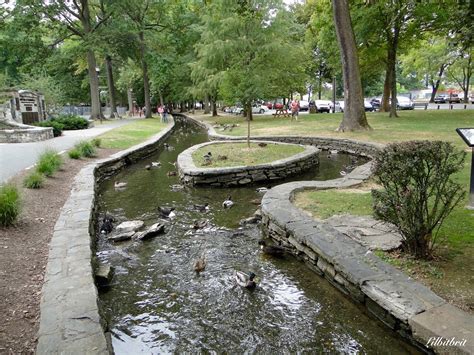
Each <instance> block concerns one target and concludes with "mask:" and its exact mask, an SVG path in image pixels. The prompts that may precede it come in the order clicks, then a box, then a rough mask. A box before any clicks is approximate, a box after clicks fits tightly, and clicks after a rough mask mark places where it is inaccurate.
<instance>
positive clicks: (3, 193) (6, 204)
mask: <svg viewBox="0 0 474 355" xmlns="http://www.w3.org/2000/svg"><path fill="white" fill-rule="evenodd" d="M20 204H21V201H20V192H19V191H18V189H17V188H16V187H15V186H13V185H5V186H2V187H0V225H2V226H4V227H7V226H9V225H12V224H13V223H14V222H15V221H16V219H17V217H18V215H19V213H20Z"/></svg>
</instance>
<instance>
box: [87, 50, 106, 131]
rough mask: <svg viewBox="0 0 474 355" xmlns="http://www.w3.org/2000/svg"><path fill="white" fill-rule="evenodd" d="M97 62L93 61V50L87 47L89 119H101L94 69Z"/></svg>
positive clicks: (97, 84) (97, 79) (97, 83)
mask: <svg viewBox="0 0 474 355" xmlns="http://www.w3.org/2000/svg"><path fill="white" fill-rule="evenodd" d="M96 66H97V63H96V61H95V55H94V52H93V51H92V50H91V49H89V50H88V51H87V67H88V70H89V87H90V93H91V119H93V120H96V119H100V122H102V119H103V118H104V116H103V115H102V111H101V107H100V96H99V78H98V75H97V71H96Z"/></svg>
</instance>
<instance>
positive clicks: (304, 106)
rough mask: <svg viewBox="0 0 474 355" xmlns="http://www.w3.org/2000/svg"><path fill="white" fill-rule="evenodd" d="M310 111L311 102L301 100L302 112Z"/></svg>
mask: <svg viewBox="0 0 474 355" xmlns="http://www.w3.org/2000/svg"><path fill="white" fill-rule="evenodd" d="M308 110H309V101H306V100H301V101H300V111H308Z"/></svg>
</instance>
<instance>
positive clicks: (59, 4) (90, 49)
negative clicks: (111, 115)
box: [32, 0, 110, 120]
mask: <svg viewBox="0 0 474 355" xmlns="http://www.w3.org/2000/svg"><path fill="white" fill-rule="evenodd" d="M32 3H33V4H34V9H35V11H36V12H37V13H38V14H39V15H41V16H45V17H46V18H47V19H49V20H50V21H51V23H53V24H54V25H55V26H57V27H58V28H59V29H60V30H61V32H63V31H64V30H66V31H67V32H69V34H70V35H73V36H76V37H78V38H80V39H81V40H82V41H83V44H84V47H85V52H86V58H87V69H88V76H89V87H90V99H91V118H92V119H100V120H102V118H103V115H102V112H101V104H100V97H99V79H98V73H97V71H96V68H97V61H96V57H95V53H94V46H93V43H92V41H91V40H92V39H93V37H94V34H95V32H96V31H97V29H98V28H99V27H100V26H101V25H102V24H103V23H104V22H105V21H106V20H107V18H108V16H110V14H109V15H107V16H105V17H103V18H99V17H98V16H97V14H98V13H99V10H100V8H99V7H94V8H92V7H93V6H92V5H91V3H90V1H89V0H78V1H72V2H64V1H61V0H34V1H33V2H32Z"/></svg>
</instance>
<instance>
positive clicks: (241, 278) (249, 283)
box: [234, 271, 257, 290]
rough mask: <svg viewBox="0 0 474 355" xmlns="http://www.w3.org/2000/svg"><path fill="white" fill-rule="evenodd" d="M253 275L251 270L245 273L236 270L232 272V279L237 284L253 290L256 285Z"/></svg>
mask: <svg viewBox="0 0 474 355" xmlns="http://www.w3.org/2000/svg"><path fill="white" fill-rule="evenodd" d="M255 276H256V275H255V274H254V273H253V272H251V273H249V274H246V273H245V272H242V271H236V272H235V274H234V279H235V282H237V285H239V286H242V287H245V288H248V289H249V290H253V289H254V288H255V287H257V284H256V283H255V281H254V279H255Z"/></svg>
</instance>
